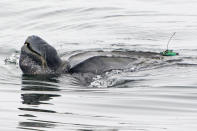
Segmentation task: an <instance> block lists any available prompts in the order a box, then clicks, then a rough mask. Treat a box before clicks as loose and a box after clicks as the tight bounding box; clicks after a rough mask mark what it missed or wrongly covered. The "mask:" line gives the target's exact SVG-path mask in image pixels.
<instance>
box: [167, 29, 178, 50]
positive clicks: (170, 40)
mask: <svg viewBox="0 0 197 131" xmlns="http://www.w3.org/2000/svg"><path fill="white" fill-rule="evenodd" d="M175 34H176V32H174V33H173V34H172V35H171V37H170V39H169V40H168V43H167V50H168V46H169V43H170V41H171V40H172V38H173V37H174V36H175Z"/></svg>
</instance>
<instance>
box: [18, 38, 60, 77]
mask: <svg viewBox="0 0 197 131" xmlns="http://www.w3.org/2000/svg"><path fill="white" fill-rule="evenodd" d="M63 63H64V62H62V60H61V59H60V57H59V56H58V54H57V51H56V49H55V48H54V47H52V46H51V45H49V44H48V43H47V42H46V41H45V40H43V39H42V38H40V37H38V36H35V35H33V36H29V37H28V38H27V39H26V41H25V43H24V45H23V46H22V48H21V54H20V60H19V66H20V68H21V70H22V71H23V73H24V74H53V73H57V71H60V68H61V66H62V65H64V64H63ZM62 69H63V67H62ZM61 71H62V70H61Z"/></svg>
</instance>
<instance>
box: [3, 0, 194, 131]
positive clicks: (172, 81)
mask: <svg viewBox="0 0 197 131" xmlns="http://www.w3.org/2000/svg"><path fill="white" fill-rule="evenodd" d="M196 6H197V1H195V0H190V1H187V0H124V1H123V0H100V1H96V0H70V1H66V0H28V1H27V0H26V1H25V0H2V1H0V32H1V33H0V104H1V106H0V130H2V131H17V130H35V131H54V130H57V131H65V130H73V131H126V130H127V131H196V129H197V81H196V79H197V53H196V52H197V46H196V42H197V37H196V36H197V8H196ZM173 32H176V35H175V37H173V39H172V41H171V43H170V45H169V48H170V49H173V50H174V51H176V52H179V54H180V55H179V56H174V57H163V58H162V59H150V58H147V57H141V56H137V58H138V59H137V64H134V66H133V67H132V68H130V69H128V70H124V71H122V70H113V71H110V72H106V73H105V74H104V75H97V76H95V77H94V78H93V80H92V81H91V82H90V83H89V84H86V85H84V84H81V83H80V81H79V80H78V79H76V78H74V77H73V76H72V75H70V74H64V75H61V76H59V77H50V76H45V77H35V76H25V75H23V74H22V72H21V70H20V68H19V66H18V60H19V55H20V48H21V47H22V45H23V44H24V41H25V39H26V38H27V37H28V36H29V35H38V36H40V37H42V38H43V39H45V40H46V41H47V42H48V43H50V44H51V45H52V46H54V47H55V48H56V49H57V51H58V53H59V55H60V56H62V58H63V59H68V58H69V56H70V55H72V54H77V53H81V52H84V51H98V50H103V51H114V50H115V51H117V50H118V51H121V52H127V51H140V52H142V54H143V53H146V52H154V53H159V52H161V51H163V50H165V49H166V44H167V41H168V39H169V38H170V36H171V35H172V34H173Z"/></svg>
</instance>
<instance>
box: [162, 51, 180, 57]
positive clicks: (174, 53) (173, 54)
mask: <svg viewBox="0 0 197 131" xmlns="http://www.w3.org/2000/svg"><path fill="white" fill-rule="evenodd" d="M161 54H162V55H163V56H176V55H178V53H176V52H173V50H166V51H164V52H161Z"/></svg>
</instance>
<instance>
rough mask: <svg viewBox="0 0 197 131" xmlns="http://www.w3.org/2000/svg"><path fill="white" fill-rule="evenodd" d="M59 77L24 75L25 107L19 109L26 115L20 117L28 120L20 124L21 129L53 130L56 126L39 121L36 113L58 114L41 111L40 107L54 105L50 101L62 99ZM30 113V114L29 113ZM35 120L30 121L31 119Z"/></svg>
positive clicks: (23, 99)
mask: <svg viewBox="0 0 197 131" xmlns="http://www.w3.org/2000/svg"><path fill="white" fill-rule="evenodd" d="M58 83H59V81H58V77H57V76H54V75H47V76H46V75H36V76H35V75H23V76H22V88H21V90H22V94H21V99H22V104H24V105H26V106H25V107H20V108H18V109H19V110H21V111H24V114H20V115H19V116H21V117H23V118H28V119H27V120H26V121H22V122H19V128H21V129H27V130H37V128H52V127H55V124H54V123H53V124H52V123H48V122H42V121H37V120H36V119H38V117H39V116H36V115H35V114H36V112H42V113H47V114H48V113H56V111H53V110H48V109H40V107H39V105H42V104H52V103H50V102H49V101H50V100H51V99H54V98H55V97H60V96H61V95H59V94H58V92H59V91H60V89H59V86H58ZM27 112H28V113H27ZM32 116H33V118H35V120H34V119H29V118H32Z"/></svg>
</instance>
